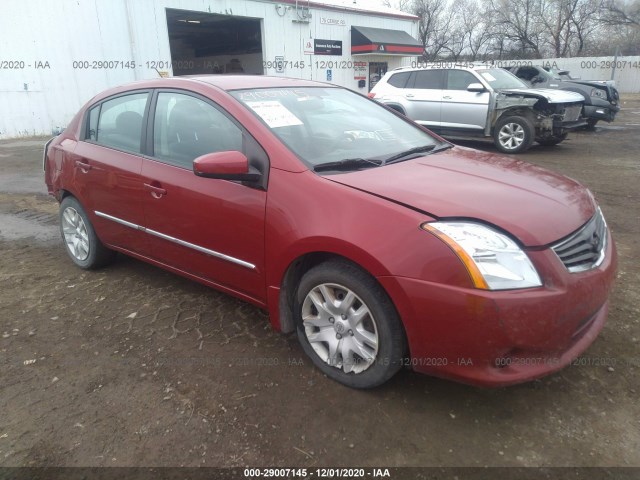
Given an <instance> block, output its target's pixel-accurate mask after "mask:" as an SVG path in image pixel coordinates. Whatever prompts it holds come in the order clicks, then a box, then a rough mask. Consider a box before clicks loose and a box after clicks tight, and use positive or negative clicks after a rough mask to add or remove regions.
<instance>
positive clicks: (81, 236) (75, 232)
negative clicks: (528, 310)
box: [62, 207, 89, 261]
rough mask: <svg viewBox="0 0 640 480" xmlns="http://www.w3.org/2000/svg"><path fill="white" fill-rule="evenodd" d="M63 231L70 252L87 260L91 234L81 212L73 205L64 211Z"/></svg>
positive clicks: (75, 256) (80, 258)
mask: <svg viewBox="0 0 640 480" xmlns="http://www.w3.org/2000/svg"><path fill="white" fill-rule="evenodd" d="M62 232H63V234H64V241H65V243H66V244H67V248H68V249H69V252H70V253H71V255H73V257H74V258H75V259H76V260H80V261H83V260H86V259H87V257H88V256H89V235H88V234H87V227H86V225H85V224H84V220H82V217H81V216H80V214H79V213H78V212H77V211H76V209H75V208H73V207H67V208H65V209H64V212H63V213H62Z"/></svg>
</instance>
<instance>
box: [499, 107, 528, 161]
mask: <svg viewBox="0 0 640 480" xmlns="http://www.w3.org/2000/svg"><path fill="white" fill-rule="evenodd" d="M535 134H536V130H535V128H534V126H533V123H531V120H529V119H528V118H526V117H520V116H516V115H513V116H509V117H505V118H500V119H498V122H497V123H496V126H495V128H494V133H493V142H494V143H495V145H496V147H497V148H498V150H500V151H501V152H502V153H521V152H524V151H525V150H528V149H529V148H530V147H531V145H532V144H533V140H534V138H535Z"/></svg>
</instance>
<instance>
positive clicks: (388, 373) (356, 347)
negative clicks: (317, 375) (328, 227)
mask: <svg viewBox="0 0 640 480" xmlns="http://www.w3.org/2000/svg"><path fill="white" fill-rule="evenodd" d="M295 309H296V312H295V313H296V320H297V334H298V340H299V341H300V344H301V345H302V348H303V350H304V351H305V353H306V354H307V355H308V356H309V357H310V358H311V360H312V361H313V363H314V364H315V365H316V367H318V368H319V369H320V370H321V371H322V372H324V373H325V374H326V375H327V376H328V377H330V378H332V379H333V380H336V381H338V382H340V383H342V384H344V385H347V386H349V387H354V388H372V387H375V386H378V385H380V384H382V383H384V382H386V381H387V380H389V379H390V378H391V377H392V376H393V375H394V374H395V373H396V372H397V371H398V370H399V369H400V367H401V363H402V358H403V354H404V350H405V348H404V345H405V340H404V332H403V329H402V326H401V323H400V318H399V317H398V314H397V312H396V310H395V307H394V306H393V304H392V303H391V300H390V299H389V297H388V296H387V294H386V292H385V291H384V290H383V289H382V288H381V287H380V285H379V284H378V283H377V282H376V280H375V279H374V278H373V277H371V276H370V275H369V274H367V273H366V272H364V271H362V270H361V269H359V268H358V267H356V266H355V265H353V264H351V263H348V262H345V261H334V260H332V261H329V262H325V263H322V264H320V265H318V266H316V267H314V268H312V269H311V270H309V271H308V272H307V273H306V274H305V275H304V276H303V277H302V280H301V281H300V285H299V287H298V290H297V292H296V302H295Z"/></svg>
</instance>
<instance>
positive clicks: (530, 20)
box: [490, 0, 544, 58]
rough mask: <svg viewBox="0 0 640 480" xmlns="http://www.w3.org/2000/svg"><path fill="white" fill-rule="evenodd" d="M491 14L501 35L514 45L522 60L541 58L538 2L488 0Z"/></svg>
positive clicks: (532, 0) (529, 0)
mask: <svg viewBox="0 0 640 480" xmlns="http://www.w3.org/2000/svg"><path fill="white" fill-rule="evenodd" d="M490 2H491V14H492V15H493V17H494V19H495V25H496V27H497V29H498V30H499V31H500V32H501V34H502V35H503V36H504V37H505V38H506V39H508V40H510V41H511V42H512V43H514V44H515V45H516V48H517V51H518V53H519V55H520V56H521V57H522V58H528V57H531V56H533V57H534V58H541V52H540V45H541V44H542V39H543V36H544V25H543V24H542V22H541V21H540V17H541V10H540V1H539V0H490Z"/></svg>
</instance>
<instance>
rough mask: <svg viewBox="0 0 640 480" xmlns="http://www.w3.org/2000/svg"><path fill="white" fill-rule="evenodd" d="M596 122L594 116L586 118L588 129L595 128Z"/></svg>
mask: <svg viewBox="0 0 640 480" xmlns="http://www.w3.org/2000/svg"><path fill="white" fill-rule="evenodd" d="M597 123H598V119H596V118H587V129H588V130H595V128H596V124H597Z"/></svg>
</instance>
